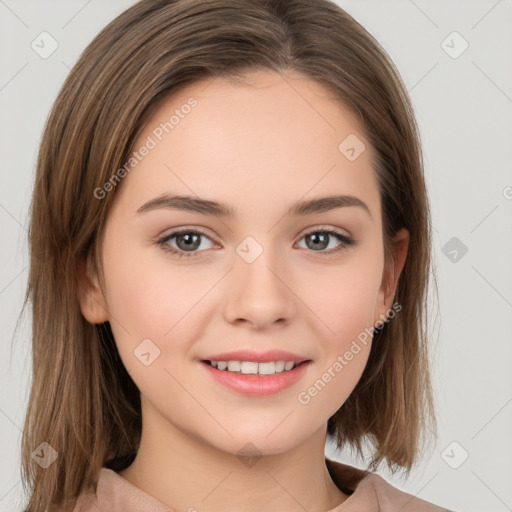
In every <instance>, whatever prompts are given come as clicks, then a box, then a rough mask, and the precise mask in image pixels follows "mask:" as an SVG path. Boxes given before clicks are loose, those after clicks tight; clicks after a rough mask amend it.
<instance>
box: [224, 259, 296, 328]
mask: <svg viewBox="0 0 512 512" xmlns="http://www.w3.org/2000/svg"><path fill="white" fill-rule="evenodd" d="M290 276H291V272H289V271H286V266H285V265H284V262H282V261H280V260H279V258H278V257H275V256H274V255H273V254H272V251H270V250H264V251H263V252H262V253H261V254H260V255H259V256H258V258H256V259H255V260H254V261H252V262H251V263H248V262H247V261H246V260H244V258H243V257H240V256H238V254H236V255H235V258H234V268H233V270H232V271H231V272H230V273H229V285H228V286H229V290H228V291H227V300H226V303H225V310H224V315H225V318H226V321H228V322H230V323H239V324H240V323H247V324H249V325H250V326H252V327H253V328H254V329H258V330H259V329H263V328H268V327H269V326H272V325H273V324H276V325H277V324H279V325H281V324H286V323H289V322H290V320H291V319H292V318H293V316H294V315H295V313H296V298H295V295H294V293H293V283H292V282H290V280H291V279H292V278H291V277H290Z"/></svg>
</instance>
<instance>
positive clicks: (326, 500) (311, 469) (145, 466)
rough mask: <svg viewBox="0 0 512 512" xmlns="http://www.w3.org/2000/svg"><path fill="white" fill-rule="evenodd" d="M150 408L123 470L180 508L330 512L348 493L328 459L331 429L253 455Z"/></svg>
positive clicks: (155, 495)
mask: <svg viewBox="0 0 512 512" xmlns="http://www.w3.org/2000/svg"><path fill="white" fill-rule="evenodd" d="M146 412H147V414H146V415H145V416H144V418H145V420H146V421H144V422H143V431H142V437H141V443H140V447H139V450H138V453H137V457H136V458H135V460H134V461H133V463H132V464H131V465H130V466H129V467H128V468H126V469H124V470H123V471H120V472H119V474H120V475H121V476H122V477H123V478H125V479H126V480H128V481H129V482H130V483H131V484H133V485H134V486H135V487H137V488H139V489H141V490H142V491H144V492H145V493H147V494H149V495H150V496H152V497H153V498H155V499H156V500H158V501H160V502H161V503H163V504H164V505H166V506H168V507H169V508H171V509H173V510H175V511H178V510H179V511H191V512H194V511H201V512H213V511H218V510H223V511H225V512H235V511H236V512H259V511H261V510H265V511H266V512H274V511H275V512H278V511H279V512H280V511H282V510H287V511H290V512H295V511H297V512H304V510H308V511H310V512H326V511H330V510H331V509H333V508H335V507H337V506H338V505H340V504H341V503H343V502H344V501H345V500H346V499H347V498H348V496H347V495H346V494H344V493H343V492H342V491H341V490H340V489H338V487H337V486H336V485H335V483H334V482H333V481H332V478H331V476H330V474H329V472H328V470H327V467H326V465H325V455H324V449H325V429H321V430H319V431H317V432H315V433H314V434H313V435H312V436H311V437H310V438H308V439H307V440H305V442H303V443H302V444H300V445H298V446H296V447H294V448H293V449H291V450H288V451H286V452H284V453H278V454H271V455H257V456H255V457H252V458H250V457H243V456H237V455H236V454H232V453H227V452H225V451H222V450H219V449H217V448H215V447H213V446H212V445H210V444H207V443H206V442H205V441H204V440H202V439H198V438H195V437H192V436H190V435H187V434H186V433H184V432H182V431H180V430H178V429H177V428H175V427H174V426H173V425H171V424H169V422H167V421H164V420H163V418H161V417H160V416H158V418H159V419H157V417H156V416H157V414H156V412H155V411H152V413H149V411H146ZM148 414H151V415H154V417H151V418H148V417H147V416H148ZM148 419H149V421H147V420H148Z"/></svg>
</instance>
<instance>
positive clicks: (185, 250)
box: [156, 230, 356, 258]
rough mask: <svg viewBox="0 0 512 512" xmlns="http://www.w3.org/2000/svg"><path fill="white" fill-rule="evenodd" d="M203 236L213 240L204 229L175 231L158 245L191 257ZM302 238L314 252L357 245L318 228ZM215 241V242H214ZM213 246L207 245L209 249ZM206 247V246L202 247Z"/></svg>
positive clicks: (332, 251)
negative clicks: (333, 245) (173, 243)
mask: <svg viewBox="0 0 512 512" xmlns="http://www.w3.org/2000/svg"><path fill="white" fill-rule="evenodd" d="M201 238H206V239H208V240H209V241H210V242H212V240H211V238H210V237H209V236H208V235H206V234H205V233H203V232H202V231H197V230H187V231H175V232H173V233H170V234H169V235H166V236H164V237H163V238H161V239H159V240H157V242H156V243H157V245H159V246H160V247H162V249H163V250H164V251H166V252H170V253H171V254H174V255H177V256H179V257H180V258H181V257H182V256H185V257H187V258H188V257H191V256H196V255H197V252H202V251H198V249H199V248H201V247H202V245H203V244H201ZM333 238H335V239H336V240H337V241H338V242H340V243H339V244H338V245H337V246H336V247H335V248H332V247H331V248H330V250H328V251H326V250H325V249H327V248H329V245H331V244H330V241H332V240H333ZM174 239H175V243H176V246H177V247H174V246H173V245H171V243H170V242H171V241H173V240H174ZM302 239H306V240H307V242H306V249H312V250H313V252H322V253H325V254H332V253H335V252H338V251H341V250H343V249H345V248H346V247H349V246H353V245H355V243H356V241H355V240H354V239H353V238H351V237H349V236H347V235H344V234H342V233H338V232H337V231H333V230H327V231H326V230H317V231H310V232H309V233H306V234H305V235H303V236H302V238H301V240H302ZM212 243H213V242H212ZM209 248H211V247H206V249H209ZM202 249H205V247H202Z"/></svg>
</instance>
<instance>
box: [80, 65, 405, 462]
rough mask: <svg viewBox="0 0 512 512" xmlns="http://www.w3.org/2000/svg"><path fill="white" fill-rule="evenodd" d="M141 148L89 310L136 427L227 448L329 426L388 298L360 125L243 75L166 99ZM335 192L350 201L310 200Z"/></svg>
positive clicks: (320, 94)
mask: <svg viewBox="0 0 512 512" xmlns="http://www.w3.org/2000/svg"><path fill="white" fill-rule="evenodd" d="M285 78H286V79H285ZM190 98H194V99H195V101H190ZM186 105H190V108H188V107H185V106H186ZM192 105H193V106H192ZM176 111H178V112H176ZM173 114H175V119H173V120H172V121H171V123H173V126H172V128H169V126H170V125H169V120H170V118H171V116H172V115H173ZM165 123H168V124H167V125H166V124H165ZM163 127H165V128H167V131H166V130H165V128H163ZM349 136H350V137H352V138H351V139H348V141H351V142H352V144H348V143H347V142H345V143H344V145H343V144H342V145H341V149H340V148H339V146H340V143H342V142H343V141H344V140H345V139H346V138H347V137H349ZM354 136H356V137H357V139H358V140H359V142H357V139H354V138H353V137H354ZM354 141H356V144H355V145H354ZM361 143H363V144H364V145H365V149H364V150H363V151H362V152H361V149H362V146H360V145H358V144H361ZM347 144H348V146H347ZM144 145H146V148H149V149H148V150H146V151H145V150H140V148H142V147H143V146H144ZM350 147H354V148H355V151H351V150H350V149H349V148H350ZM134 150H135V151H138V155H139V157H140V159H139V158H138V157H137V161H132V162H131V163H132V166H131V168H130V170H129V172H128V173H127V174H126V176H125V177H124V178H123V180H122V182H121V183H120V184H119V185H117V187H118V188H117V189H116V190H115V194H116V199H115V201H114V204H113V207H112V209H111V211H110V213H109V217H108V220H107V224H106V228H105V232H104V237H103V239H102V265H103V270H104V275H105V283H104V284H105V287H104V289H103V292H104V294H102V293H101V291H100V290H99V288H98V286H97V279H96V277H95V276H94V275H92V274H90V273H89V274H88V279H89V288H88V289H89V292H88V295H87V296H86V298H84V299H83V300H82V311H83V313H84V316H85V317H86V318H87V319H88V320H89V321H91V322H93V323H98V322H103V321H105V320H108V321H109V322H110V324H111V327H112V331H113V333H114V337H115V341H116V345H117V347H118V350H119V353H120V356H121V358H122V360H123V363H124V365H125V367H126V369H127V371H128V372H129V374H130V375H131V377H132V379H133V380H134V382H135V383H136V385H137V386H138V388H139V389H140V392H141V398H142V402H143V414H145V415H146V419H147V418H149V417H151V418H153V420H152V421H154V422H159V424H160V426H161V428H163V429H166V430H167V431H169V432H172V431H174V432H178V431H179V432H180V433H181V434H184V435H187V436H193V437H194V438H195V439H200V440H201V441H203V442H204V443H206V444H208V445H210V446H212V447H215V448H217V449H220V450H223V451H226V452H230V453H238V452H239V450H240V448H241V447H243V446H244V445H246V443H248V442H250V443H252V444H253V445H255V446H256V447H257V449H258V450H259V451H260V452H261V453H263V454H275V453H280V452H284V451H286V450H289V449H291V448H292V447H293V446H297V445H299V444H300V443H302V442H304V441H305V440H307V439H308V438H310V437H311V436H313V434H314V433H315V432H318V431H319V430H321V429H325V426H326V422H327V420H328V418H329V417H330V416H331V415H332V414H333V413H334V412H336V410H337V409H338V408H339V407H340V406H341V405H342V404H343V402H344V401H345V400H346V399H347V397H348V396H349V395H350V393H351V392H352V390H353V389H354V387H355V385H356V384H357V382H358V380H359V378H360V376H361V374H362V372H363V370H364V367H365V365H366V362H367V360H368V355H369V351H370V347H371V336H368V335H366V337H365V336H363V335H362V333H364V332H365V329H366V332H367V333H368V331H369V330H370V329H371V328H372V326H374V325H375V324H376V322H378V321H379V320H382V318H384V315H387V313H389V308H390V306H391V304H392V299H393V294H394V289H395V287H396V281H392V282H391V284H390V285H389V286H387V285H386V286H385V284H386V283H387V281H386V279H385V277H386V275H387V274H386V272H385V271H384V270H385V267H384V253H383V238H382V219H381V214H380V208H381V204H380V197H379V192H378V188H377V181H376V176H375V171H374V169H373V168H372V165H371V158H372V148H371V147H370V145H369V143H368V141H367V139H366V138H365V136H364V133H363V131H362V129H361V127H360V126H359V124H358V123H357V118H356V117H355V116H353V115H352V114H351V112H350V111H348V110H347V109H345V108H344V107H342V106H341V104H340V103H338V102H336V101H335V100H334V99H333V98H332V95H331V94H330V93H329V92H328V91H327V90H326V89H324V88H323V87H322V86H321V85H319V84H318V83H316V82H314V81H312V80H310V79H308V78H306V77H305V76H303V75H300V74H286V75H284V77H283V76H280V75H278V74H276V73H273V72H270V71H269V72H258V73H254V72H253V73H251V74H250V75H247V82H246V84H245V85H241V84H237V85H235V84H234V83H232V82H229V81H227V80H225V79H221V78H216V79H215V80H213V81H211V80H208V81H202V82H196V83H194V84H193V85H190V86H188V87H187V88H186V89H183V90H182V91H180V92H179V93H176V94H174V95H173V96H172V97H170V98H169V99H168V100H167V102H166V103H165V104H163V105H162V106H161V108H160V109H159V110H158V111H157V113H156V114H155V115H154V116H153V118H152V119H151V120H150V121H149V122H148V124H147V125H146V128H145V130H144V132H143V133H142V134H141V135H140V137H139V138H138V140H137V141H136V143H135V145H134ZM143 153H144V155H143ZM354 156H355V157H356V158H354ZM349 157H350V158H349ZM108 193H114V192H113V191H109V192H108ZM166 196H168V197H167V198H166ZM174 196H189V197H190V198H191V200H193V201H195V206H194V204H192V203H191V202H190V200H189V201H188V202H187V201H186V200H181V201H177V200H174V201H173V200H172V197H174ZM334 196H351V197H352V200H351V201H350V200H347V199H346V198H345V201H344V202H343V201H339V200H338V202H337V203H336V204H334V202H330V203H329V202H327V201H326V202H324V203H323V205H324V207H322V203H318V202H316V203H315V202H314V201H315V200H318V199H320V198H326V197H334ZM157 198H158V201H155V199H157ZM170 198H171V199H170ZM354 198H356V199H354ZM199 201H208V203H206V204H199ZM312 201H313V202H312ZM214 202H215V203H222V205H223V206H224V209H225V210H231V211H232V212H231V213H232V215H231V216H230V215H224V213H225V212H222V211H221V209H219V208H216V209H215V208H212V206H214V205H213V203H214ZM297 203H309V207H304V208H302V209H301V208H296V204H297ZM402 245H403V244H402ZM400 254H401V255H400ZM400 254H399V258H398V263H399V269H398V273H399V272H400V270H401V265H402V263H403V257H404V251H402V253H400ZM395 276H396V274H395ZM397 277H398V276H396V278H397ZM388 284H389V283H388ZM365 338H366V339H365ZM362 339H365V341H366V342H362V341H361V340H362ZM354 343H355V345H354ZM356 346H357V348H356ZM283 351H284V352H286V353H283ZM349 353H351V354H352V356H351V357H350V355H349ZM212 360H213V361H216V360H219V361H222V360H226V361H237V360H240V361H246V362H248V363H249V364H242V365H241V366H240V367H239V366H238V365H237V364H236V363H230V366H228V369H227V370H223V369H222V368H223V363H221V365H220V366H221V369H219V368H218V367H217V368H214V367H212V366H211V364H210V363H208V361H212ZM280 361H290V362H293V363H294V368H293V369H291V370H285V371H279V370H281V369H282V366H283V363H281V362H280ZM258 362H259V364H256V363H258ZM275 362H277V364H273V363H275ZM250 363H252V364H250ZM289 366H290V364H288V365H286V368H288V367H289ZM230 368H231V369H232V370H233V371H230ZM240 370H243V371H245V372H253V371H258V372H260V373H265V372H268V373H269V375H259V374H252V373H249V374H240ZM276 370H278V372H277V373H274V374H273V375H272V373H273V372H275V371H276ZM146 419H145V420H146Z"/></svg>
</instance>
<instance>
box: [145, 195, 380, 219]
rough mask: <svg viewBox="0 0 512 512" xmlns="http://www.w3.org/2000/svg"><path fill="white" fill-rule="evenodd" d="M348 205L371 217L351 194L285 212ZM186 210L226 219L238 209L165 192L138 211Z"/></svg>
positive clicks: (313, 201)
mask: <svg viewBox="0 0 512 512" xmlns="http://www.w3.org/2000/svg"><path fill="white" fill-rule="evenodd" d="M347 206H356V207H358V208H361V209H363V210H364V211H365V212H366V213H368V215H369V216H370V218H372V214H371V213H370V210H369V208H368V206H367V205H366V203H364V202H363V201H361V199H359V198H358V197H355V196H350V195H334V196H327V197H319V198H316V199H310V200H307V201H298V202H296V203H294V204H293V205H292V206H291V207H290V208H289V209H288V210H287V211H286V213H285V216H303V215H309V214H311V213H322V212H327V211H330V210H335V209H338V208H344V207H347ZM162 208H164V209H171V210H184V211H189V212H194V213H201V214H203V215H215V216H218V217H223V218H226V219H231V220H233V219H235V217H236V210H235V209H234V208H232V207H230V206H228V205H226V204H224V203H221V202H217V201H212V200H208V199H201V198H199V197H192V196H183V195H179V196H172V195H168V194H163V195H161V196H159V197H155V198H154V199H151V200H149V201H147V202H146V203H144V204H143V205H142V206H141V207H140V208H139V209H138V210H137V213H145V212H149V211H154V210H159V209H162Z"/></svg>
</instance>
